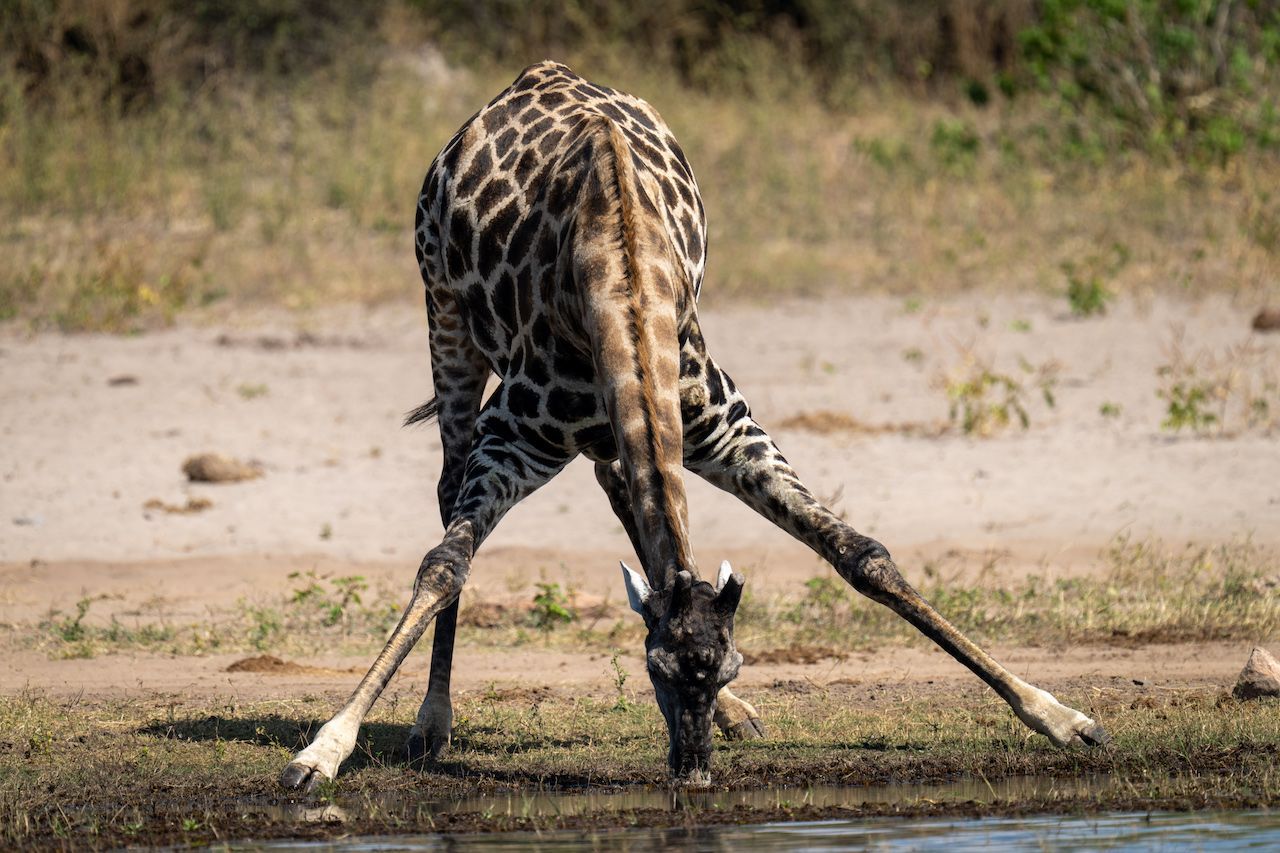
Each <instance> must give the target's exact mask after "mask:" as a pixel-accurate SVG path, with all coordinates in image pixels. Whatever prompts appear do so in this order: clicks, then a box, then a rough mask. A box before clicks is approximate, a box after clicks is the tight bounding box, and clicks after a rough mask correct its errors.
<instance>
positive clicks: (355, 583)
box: [289, 570, 369, 627]
mask: <svg viewBox="0 0 1280 853" xmlns="http://www.w3.org/2000/svg"><path fill="white" fill-rule="evenodd" d="M289 577H290V578H291V579H301V580H304V581H306V584H305V585H304V586H300V587H298V588H297V589H295V590H294V591H293V597H292V598H291V599H290V600H291V601H292V602H293V603H294V604H296V605H301V606H302V607H305V608H308V609H314V611H315V612H317V613H318V614H319V615H320V623H321V624H322V625H324V626H325V627H332V626H334V625H338V624H342V625H344V626H347V625H349V624H350V622H351V619H352V610H353V606H357V605H362V604H363V603H364V602H363V599H362V598H361V597H360V595H361V593H363V592H365V591H366V590H368V589H369V583H368V581H366V580H365V579H364V576H363V575H346V576H343V577H339V578H329V576H328V575H318V574H316V572H315V570H311V571H308V572H305V573H303V572H291V573H290V574H289Z"/></svg>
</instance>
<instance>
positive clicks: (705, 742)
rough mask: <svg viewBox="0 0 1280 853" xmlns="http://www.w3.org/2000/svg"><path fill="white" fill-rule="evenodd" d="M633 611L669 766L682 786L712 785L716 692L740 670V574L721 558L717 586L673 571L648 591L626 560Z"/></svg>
mask: <svg viewBox="0 0 1280 853" xmlns="http://www.w3.org/2000/svg"><path fill="white" fill-rule="evenodd" d="M622 574H623V576H624V578H625V579H626V584H627V599H628V600H629V601H630V602H631V608H632V609H633V610H635V611H636V612H637V613H639V614H640V615H641V616H642V617H643V618H644V624H645V627H646V628H648V629H649V634H648V636H647V637H646V638H645V641H644V648H645V663H646V668H647V669H648V670H649V679H650V680H651V681H652V682H653V690H654V693H655V694H656V695H657V698H658V707H659V708H660V709H661V710H662V716H663V717H665V718H666V720H667V734H668V736H669V738H670V749H669V750H668V752H667V764H668V765H669V766H670V768H671V775H672V777H673V779H674V780H675V781H676V782H677V783H679V784H684V785H693V786H701V785H708V784H710V783H711V775H710V766H711V722H712V716H713V715H714V714H715V710H716V694H717V693H719V692H720V688H722V687H724V686H725V685H726V684H728V683H729V682H730V681H733V679H734V678H736V677H737V675H738V667H740V666H741V665H742V655H740V654H738V650H737V649H736V648H734V645H733V614H734V613H735V612H736V611H737V609H738V602H739V601H741V600H742V576H741V575H737V574H734V573H733V570H732V569H731V568H730V567H729V563H728V562H727V561H726V562H724V563H722V564H721V565H720V574H719V576H718V577H717V579H716V584H715V586H712V585H711V584H709V583H707V582H706V581H700V580H695V579H694V577H693V575H692V574H690V573H689V572H687V571H684V572H679V573H677V574H676V576H675V577H674V578H673V579H672V581H671V583H670V584H668V585H667V587H666V588H665V589H662V590H655V589H651V588H650V586H649V583H648V581H647V580H646V579H645V577H644V575H641V574H640V573H639V572H636V571H633V570H632V569H631V568H629V567H628V566H627V565H626V564H625V563H623V564H622Z"/></svg>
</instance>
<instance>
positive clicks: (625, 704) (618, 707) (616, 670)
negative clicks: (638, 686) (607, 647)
mask: <svg viewBox="0 0 1280 853" xmlns="http://www.w3.org/2000/svg"><path fill="white" fill-rule="evenodd" d="M609 666H610V667H612V668H613V689H614V690H615V691H616V692H617V694H618V699H617V701H616V702H614V703H613V708H614V710H615V711H627V710H630V709H631V700H629V699H628V698H627V691H626V690H625V689H624V688H625V686H626V683H627V678H628V677H629V674H628V673H627V671H626V670H625V669H623V668H622V664H621V663H619V662H618V653H617V652H614V653H613V657H611V658H610V659H609Z"/></svg>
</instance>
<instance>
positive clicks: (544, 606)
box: [529, 583, 578, 632]
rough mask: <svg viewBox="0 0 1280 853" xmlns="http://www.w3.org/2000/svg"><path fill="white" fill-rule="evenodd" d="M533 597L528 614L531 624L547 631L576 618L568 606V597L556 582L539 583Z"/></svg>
mask: <svg viewBox="0 0 1280 853" xmlns="http://www.w3.org/2000/svg"><path fill="white" fill-rule="evenodd" d="M537 587H538V592H537V594H536V595H534V597H533V609H532V610H531V611H530V613H529V616H530V619H531V621H532V622H533V626H534V627H535V628H538V629H539V630H541V631H544V632H549V631H551V630H552V629H553V628H555V627H556V626H557V625H568V624H570V623H572V622H573V621H574V620H575V619H577V618H578V615H577V614H576V613H575V612H574V611H573V608H572V607H570V606H569V599H568V597H567V596H566V595H565V594H564V592H563V591H561V589H560V584H558V583H539V584H537Z"/></svg>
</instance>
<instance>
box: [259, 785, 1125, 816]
mask: <svg viewBox="0 0 1280 853" xmlns="http://www.w3.org/2000/svg"><path fill="white" fill-rule="evenodd" d="M1115 784H1116V783H1115V782H1113V780H1112V778H1111V777H1110V776H1107V775H1103V774H1093V775H1085V776H1079V777H1075V778H1070V779H1059V778H1055V777H1052V776H1014V777H1010V778H1006V779H998V780H995V781H992V782H988V781H986V780H985V779H966V780H964V781H959V782H947V783H942V784H936V785H856V786H855V785H815V786H811V787H805V788H801V787H781V788H754V789H750V790H740V791H717V790H709V791H688V790H685V791H672V790H671V789H668V788H628V789H626V790H623V791H612V792H610V791H581V792H574V793H565V792H563V791H514V792H504V793H497V794H485V795H483V796H476V797H467V798H464V799H460V800H447V801H434V800H430V799H424V798H422V797H421V795H418V796H414V795H406V794H402V793H391V794H387V795H383V796H375V797H372V798H364V799H362V800H360V801H356V800H353V799H342V798H339V800H338V803H337V805H331V806H327V807H325V808H323V809H320V808H315V807H312V806H303V805H299V804H292V803H285V804H278V803H254V804H253V805H254V806H255V808H256V809H257V810H259V811H261V812H263V813H264V814H267V815H269V816H270V817H272V818H274V819H276V820H292V821H331V820H344V819H346V818H347V817H348V816H376V815H398V816H401V817H404V818H406V819H413V818H421V817H423V816H426V815H433V814H482V815H486V816H487V817H491V818H499V817H535V816H536V817H544V816H561V817H569V816H575V815H583V814H600V813H605V814H608V813H611V812H621V811H635V810H638V809H670V810H675V811H683V810H686V809H688V810H713V809H731V808H734V807H735V806H744V807H749V808H755V809H771V808H795V807H797V806H813V807H817V808H824V807H832V806H860V805H864V804H867V803H915V802H930V803H939V802H968V801H970V800H977V801H981V802H990V801H992V800H995V799H1000V800H1018V799H1027V798H1032V797H1034V798H1052V797H1080V796H1082V795H1088V794H1091V793H1101V792H1105V791H1109V790H1111V789H1112V788H1113V787H1114V786H1115ZM1132 784H1133V783H1132V780H1127V781H1126V782H1125V783H1124V785H1125V788H1126V790H1128V789H1130V788H1132Z"/></svg>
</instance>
